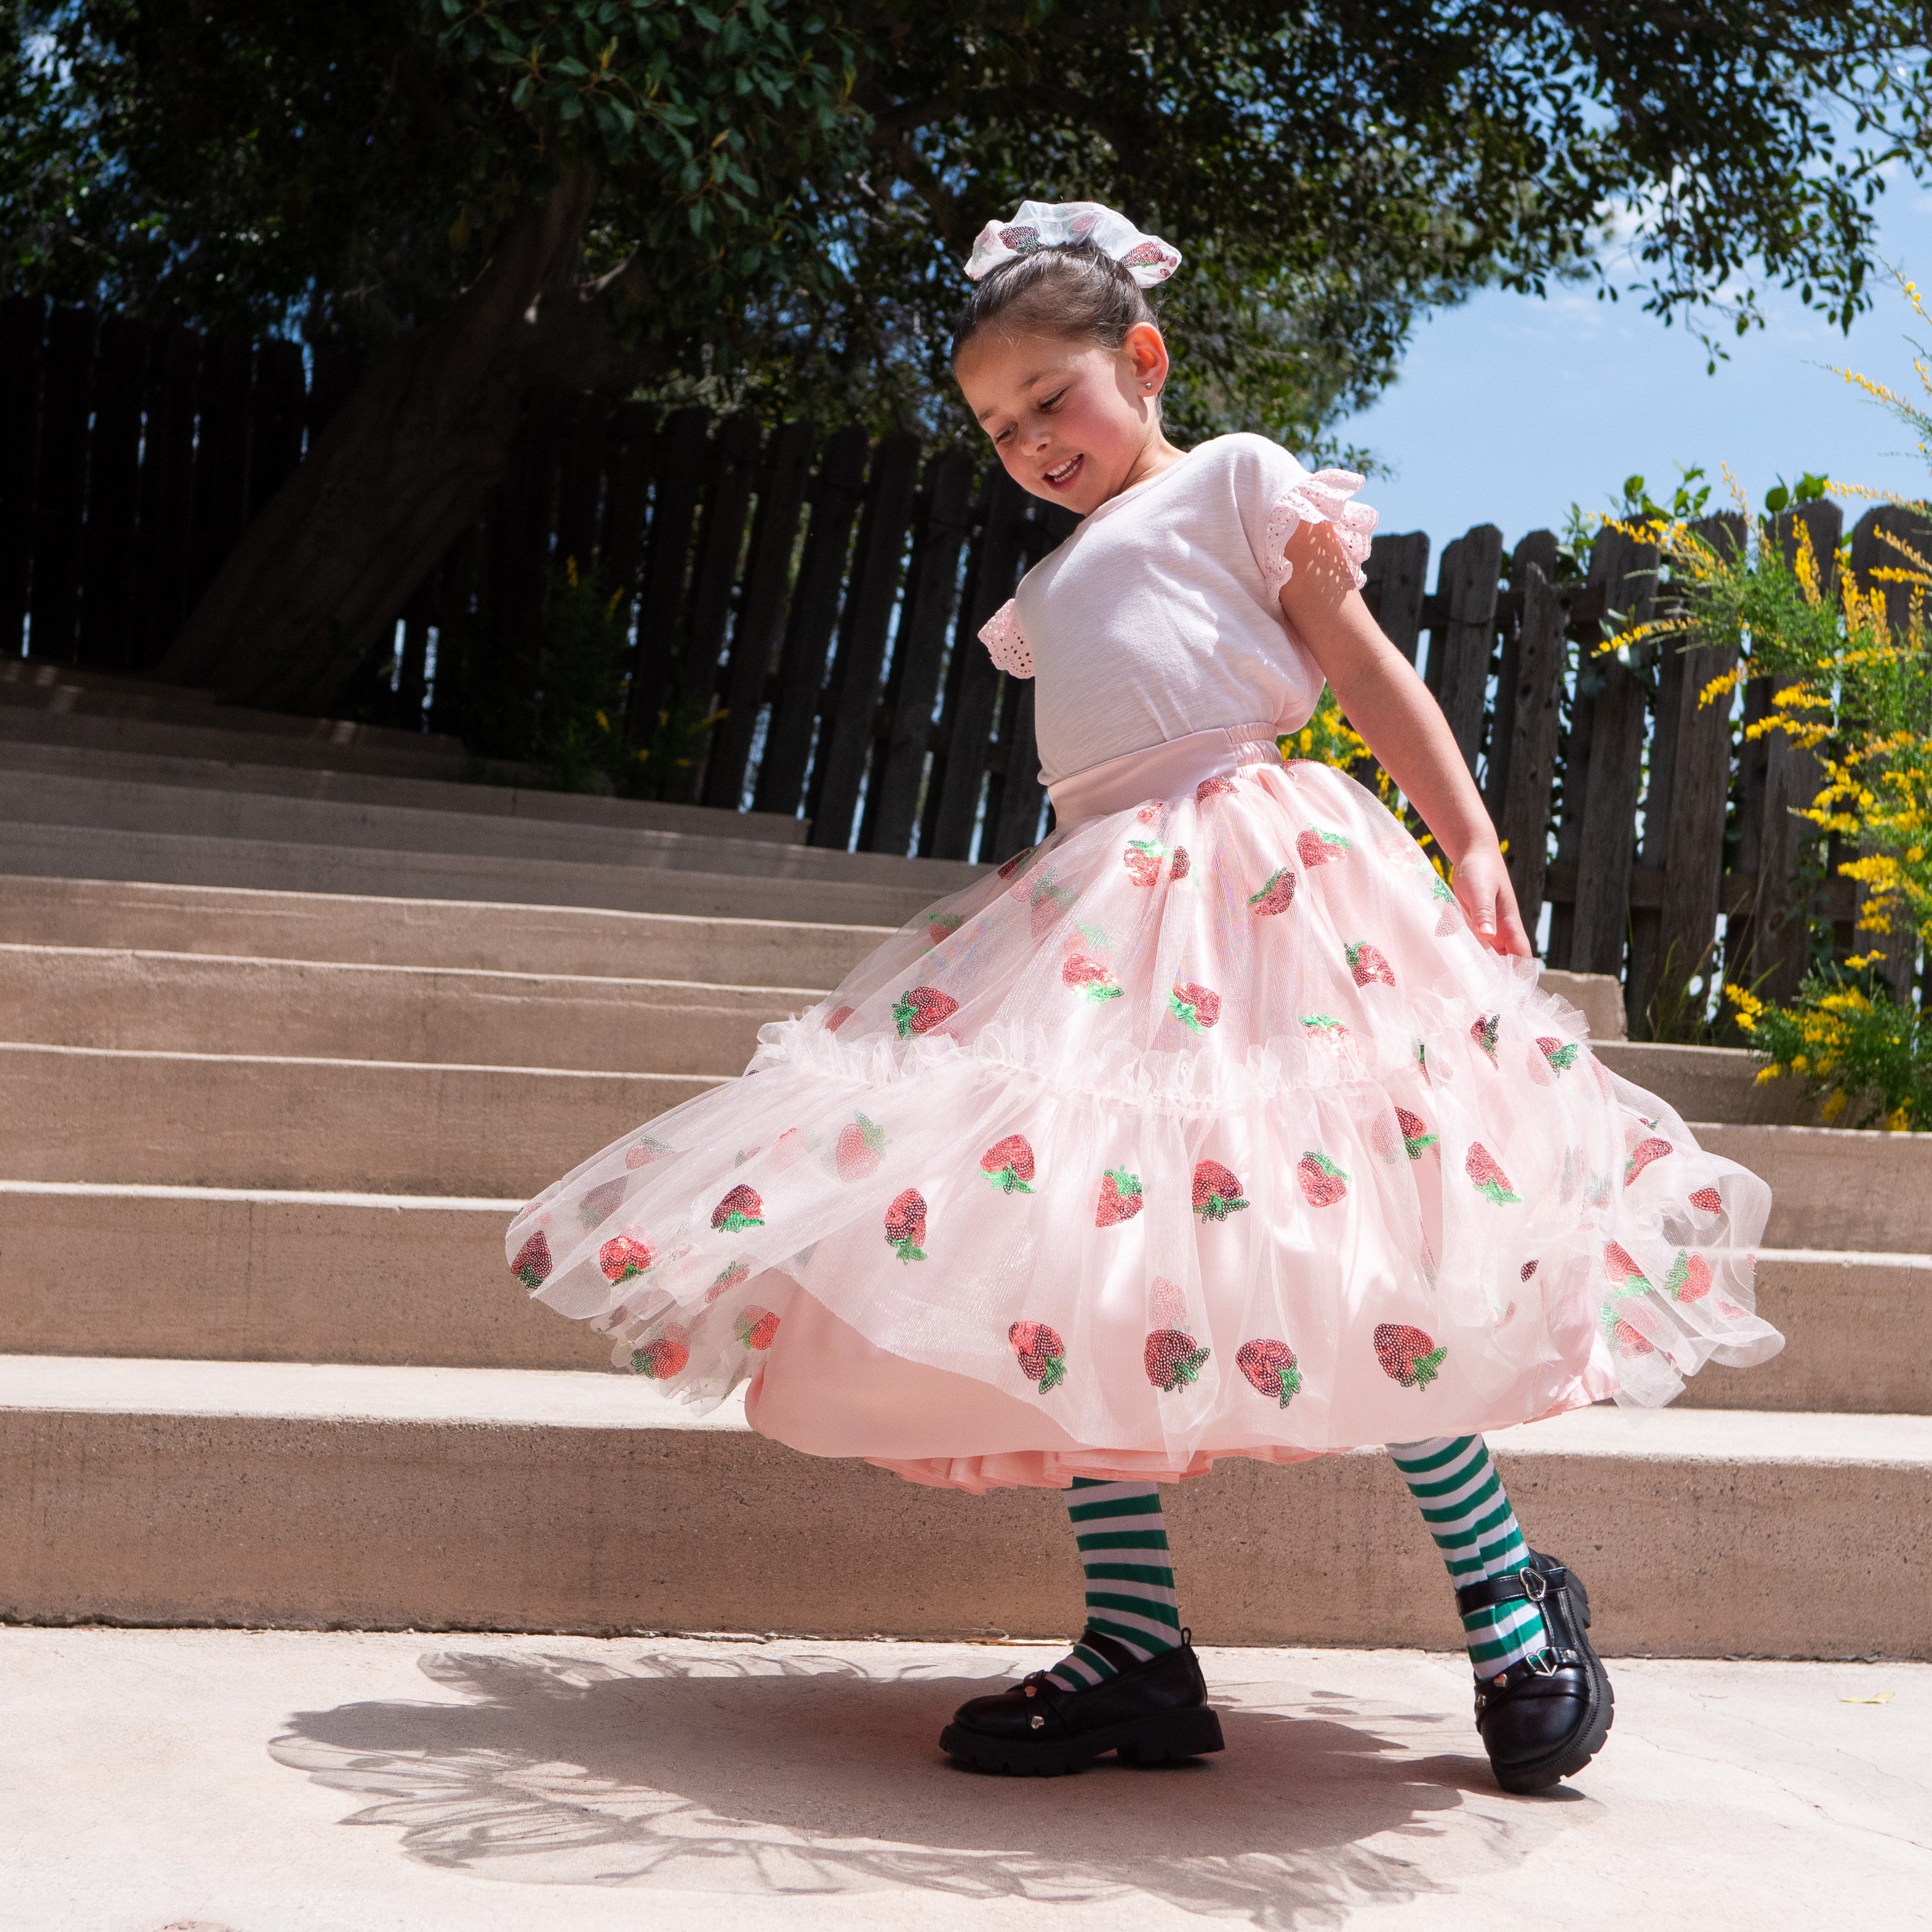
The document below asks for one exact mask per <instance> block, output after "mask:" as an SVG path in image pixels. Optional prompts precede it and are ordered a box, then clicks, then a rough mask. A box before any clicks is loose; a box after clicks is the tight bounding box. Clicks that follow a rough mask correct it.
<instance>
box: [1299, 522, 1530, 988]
mask: <svg viewBox="0 0 1932 1932" xmlns="http://www.w3.org/2000/svg"><path fill="white" fill-rule="evenodd" d="M1287 556H1288V560H1289V562H1290V563H1292V565H1294V566H1295V574H1294V575H1293V576H1292V577H1290V578H1289V580H1288V582H1287V583H1285V584H1283V586H1282V590H1281V607H1282V610H1283V613H1285V614H1286V616H1287V619H1288V621H1289V624H1290V625H1292V626H1293V628H1294V631H1295V635H1296V636H1297V637H1299V638H1300V639H1301V641H1302V642H1303V643H1304V644H1305V645H1307V647H1308V651H1309V654H1310V656H1312V657H1313V658H1314V660H1315V661H1316V664H1318V665H1319V666H1320V667H1321V670H1322V675H1323V676H1325V677H1326V678H1327V679H1328V682H1329V683H1330V685H1331V686H1332V687H1333V688H1334V692H1335V697H1336V700H1337V703H1340V706H1341V707H1342V709H1343V712H1345V713H1346V715H1347V717H1348V719H1349V723H1350V724H1352V725H1353V726H1354V727H1355V729H1356V730H1358V731H1359V732H1360V733H1361V734H1362V736H1363V737H1364V738H1365V739H1367V741H1368V745H1369V748H1370V750H1371V751H1373V752H1374V753H1375V754H1376V757H1378V758H1379V759H1380V760H1381V761H1382V769H1384V770H1385V771H1386V772H1388V775H1389V776H1390V777H1391V778H1394V781H1396V783H1397V785H1398V786H1399V787H1400V788H1401V790H1402V792H1403V796H1405V797H1406V798H1407V799H1409V802H1410V803H1411V804H1412V805H1414V806H1415V808H1416V810H1417V811H1419V812H1421V814H1422V817H1423V821H1424V823H1425V824H1427V826H1428V827H1429V829H1430V831H1431V832H1433V833H1434V834H1435V835H1436V844H1439V846H1440V847H1442V850H1443V853H1444V854H1445V856H1447V857H1448V860H1449V862H1450V864H1451V866H1452V867H1453V868H1454V874H1453V883H1454V886H1455V889H1456V898H1457V903H1458V904H1460V905H1461V907H1462V908H1463V911H1464V912H1465V913H1467V914H1468V916H1469V923H1470V924H1471V925H1472V926H1474V927H1475V929H1476V932H1477V934H1478V936H1479V937H1480V938H1481V940H1482V941H1483V943H1484V944H1485V945H1486V946H1487V947H1490V949H1491V950H1492V951H1493V952H1497V953H1516V954H1518V955H1520V956H1522V957H1523V958H1525V959H1527V958H1528V957H1529V954H1530V950H1531V949H1530V944H1529V935H1528V934H1527V933H1526V932H1524V931H1523V917H1522V915H1521V914H1520V913H1519V912H1518V911H1517V904H1516V891H1515V889H1514V887H1513V886H1511V883H1510V876H1509V869H1508V867H1507V866H1506V865H1505V864H1504V863H1503V855H1502V849H1501V847H1499V846H1498V844H1497V843H1496V828H1495V827H1494V826H1492V825H1491V824H1490V814H1488V812H1487V811H1485V810H1484V808H1483V799H1482V794H1481V793H1479V792H1478V790H1477V789H1476V784H1475V780H1474V779H1473V778H1471V777H1470V775H1469V767H1468V766H1466V765H1465V764H1464V763H1463V754H1462V753H1461V752H1460V751H1458V750H1457V748H1456V740H1455V739H1454V737H1453V736H1451V734H1450V730H1449V724H1448V720H1447V719H1446V718H1445V717H1444V716H1443V715H1442V709H1441V707H1440V706H1439V705H1438V704H1437V703H1436V700H1435V699H1434V698H1433V697H1430V694H1429V690H1428V687H1427V685H1424V682H1422V680H1421V678H1419V677H1418V676H1416V674H1415V670H1414V668H1413V667H1412V666H1411V665H1410V664H1409V662H1408V661H1407V660H1406V658H1404V657H1403V655H1402V653H1401V652H1400V651H1398V650H1397V649H1396V647H1395V646H1394V645H1393V644H1392V643H1390V642H1389V640H1388V638H1386V637H1384V636H1383V635H1382V631H1381V628H1380V627H1379V625H1377V624H1376V620H1375V619H1374V618H1373V617H1372V616H1370V615H1369V607H1368V606H1367V604H1364V602H1363V601H1362V598H1361V592H1359V591H1358V590H1357V589H1356V588H1355V574H1354V573H1353V571H1351V570H1350V568H1349V563H1348V559H1346V557H1345V556H1343V553H1342V547H1341V545H1340V544H1339V543H1338V542H1337V541H1336V538H1335V535H1334V532H1333V531H1332V530H1331V529H1330V528H1329V526H1328V525H1327V524H1326V523H1307V522H1304V523H1302V524H1301V525H1300V526H1299V527H1298V529H1296V531H1295V535H1293V536H1292V537H1291V538H1289V543H1288V550H1287Z"/></svg>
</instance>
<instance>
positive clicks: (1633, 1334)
mask: <svg viewBox="0 0 1932 1932" xmlns="http://www.w3.org/2000/svg"><path fill="white" fill-rule="evenodd" d="M1604 1329H1605V1331H1607V1333H1608V1334H1609V1336H1610V1340H1611V1341H1612V1342H1613V1343H1614V1344H1615V1345H1616V1351H1617V1353H1618V1354H1619V1355H1655V1354H1656V1353H1657V1347H1656V1345H1655V1343H1653V1342H1652V1340H1651V1339H1650V1337H1649V1336H1648V1335H1646V1334H1644V1332H1643V1330H1642V1329H1640V1328H1637V1327H1635V1326H1634V1325H1632V1324H1631V1323H1630V1322H1626V1321H1625V1319H1624V1318H1623V1317H1622V1316H1621V1315H1619V1313H1617V1312H1616V1310H1615V1309H1614V1308H1607V1309H1605V1310H1604Z"/></svg>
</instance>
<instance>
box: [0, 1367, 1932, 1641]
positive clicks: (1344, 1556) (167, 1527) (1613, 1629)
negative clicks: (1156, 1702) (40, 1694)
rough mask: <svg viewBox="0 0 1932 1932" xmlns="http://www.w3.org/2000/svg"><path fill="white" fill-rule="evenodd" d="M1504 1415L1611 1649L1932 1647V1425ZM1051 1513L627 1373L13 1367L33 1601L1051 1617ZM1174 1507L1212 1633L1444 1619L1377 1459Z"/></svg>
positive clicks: (905, 1632)
mask: <svg viewBox="0 0 1932 1932" xmlns="http://www.w3.org/2000/svg"><path fill="white" fill-rule="evenodd" d="M1495 1442H1496V1449H1497V1453H1498V1455H1499V1460H1500V1461H1501V1462H1502V1466H1503V1469H1504V1472H1505V1476H1506V1478H1507V1479H1508V1482H1509V1484H1510V1487H1511V1493H1512V1496H1513V1499H1514V1502H1515V1504H1516V1506H1517V1512H1518V1514H1519V1515H1520V1517H1521V1518H1522V1519H1523V1522H1524V1523H1525V1525H1526V1527H1527V1528H1528V1529H1529V1533H1530V1535H1532V1538H1534V1539H1535V1542H1536V1544H1537V1545H1538V1547H1540V1548H1542V1549H1546V1550H1552V1551H1553V1552H1555V1553H1558V1554H1562V1555H1567V1556H1569V1557H1570V1558H1571V1560H1573V1561H1574V1562H1576V1563H1577V1565H1578V1566H1579V1568H1581V1569H1583V1570H1584V1571H1585V1572H1586V1579H1587V1581H1588V1582H1589V1585H1590V1588H1591V1598H1592V1607H1593V1610H1594V1611H1595V1625H1594V1634H1595V1637H1596V1638H1597V1640H1598V1643H1600V1644H1601V1646H1602V1647H1603V1648H1604V1649H1605V1650H1606V1651H1607V1652H1610V1653H1613V1654H1622V1653H1628V1652H1664V1653H1667V1654H1670V1655H1679V1656H1740V1655H1743V1656H1749V1655H1761V1656H1790V1657H1843V1656H1869V1655H1878V1656H1889V1657H1899V1658H1912V1657H1924V1656H1926V1655H1928V1653H1932V1624H1928V1622H1927V1619H1926V1617H1925V1615H1924V1578H1923V1576H1922V1575H1921V1565H1920V1563H1919V1561H1918V1559H1919V1556H1920V1555H1921V1552H1920V1550H1919V1547H1918V1546H1919V1543H1920V1541H1921V1532H1922V1515H1923V1507H1924V1497H1925V1495H1926V1493H1927V1484H1928V1483H1932V1420H1927V1419H1926V1418H1921V1417H1917V1416H1859V1417H1849V1416H1843V1415H1790V1414H1785V1415H1769V1416H1767V1415H1757V1414H1754V1413H1751V1412H1744V1413H1732V1414H1716V1413H1710V1412H1705V1413H1699V1412H1683V1413H1679V1412H1668V1411H1667V1412H1664V1413H1663V1414H1661V1415H1646V1416H1643V1417H1640V1418H1631V1417H1629V1416H1626V1415H1622V1414H1621V1413H1619V1412H1616V1411H1614V1410H1611V1411H1607V1412H1606V1411H1586V1412H1581V1413H1578V1414H1575V1415H1568V1416H1563V1417H1559V1418H1553V1420H1551V1421H1547V1422H1542V1423H1537V1424H1531V1425H1529V1427H1526V1428H1523V1429H1520V1430H1505V1431H1503V1432H1502V1433H1500V1434H1499V1436H1497V1437H1496V1439H1495ZM1059 1509H1060V1505H1059V1502H1058V1498H1056V1497H1055V1496H1050V1495H1046V1494H1044V1493H1029V1492H1025V1491H1022V1492H1019V1493H1012V1492H1008V1493H998V1494H995V1495H993V1496H989V1497H986V1498H984V1499H975V1498H972V1497H968V1496H960V1495H957V1494H953V1493H941V1492H935V1491H932V1490H923V1489H920V1488H917V1487H914V1486H913V1485H910V1484H905V1483H902V1482H901V1481H898V1479H897V1478H894V1477H892V1476H889V1475H886V1474H885V1473H884V1472H883V1471H880V1470H877V1469H871V1468H869V1467H868V1466H865V1465H864V1464H862V1463H853V1462H849V1461H815V1460H811V1459H807V1458H803V1457H798V1456H796V1455H794V1454H792V1453H791V1452H790V1451H787V1450H784V1449H783V1448H780V1447H778V1445H776V1444H774V1443H771V1442H766V1440H764V1439H763V1438H762V1437H760V1436H755V1435H754V1434H753V1433H751V1431H750V1430H748V1429H747V1428H746V1427H745V1425H744V1424H743V1421H742V1418H741V1417H740V1416H739V1415H737V1414H736V1413H735V1412H733V1409H731V1408H730V1406H727V1407H726V1408H724V1409H720V1410H718V1411H717V1412H714V1413H713V1414H712V1415H709V1416H708V1417H702V1418H698V1417H692V1416H690V1415H688V1414H685V1412H681V1411H679V1410H676V1409H674V1408H673V1406H671V1405H670V1404H668V1403H664V1402H663V1401H661V1400H660V1399H659V1398H658V1397H655V1395H654V1394H652V1392H651V1391H649V1390H648V1389H646V1388H643V1386H641V1385H639V1384H637V1383H635V1382H631V1381H629V1380H628V1379H623V1378H619V1377H615V1376H597V1375H571V1374H567V1373H561V1374H553V1373H538V1372H536V1371H532V1370H520V1371H502V1370H483V1369H404V1368H356V1367H340V1366H323V1367H311V1366H301V1365H293V1364H262V1363H245V1364H229V1363H214V1362H195V1363H184V1362H157V1361H142V1360H103V1359H100V1358H74V1357H63V1356H16V1357H12V1358H5V1360H4V1361H0V1619H5V1620H7V1621H9V1622H122V1623H171V1624H172V1623H187V1624H233V1625H253V1626H261V1625H271V1626H284V1627H287V1626H296V1627H306V1628H343V1627H348V1628H361V1629H384V1628H414V1629H434V1628H469V1629H486V1630H487V1629H502V1630H523V1631H544V1630H556V1631H584V1632H613V1631H635V1630H655V1631H678V1630H693V1629H696V1630H727V1629H757V1630H763V1631H772V1632H779V1633H784V1632H796V1633H809V1634H814V1635H818V1636H823V1637H832V1636H837V1635H841V1634H860V1633H864V1634H879V1633H884V1634H892V1635H898V1636H907V1637H915V1636H916V1637H951V1636H960V1635H966V1634H980V1633H983V1632H985V1631H987V1630H989V1629H992V1630H995V1631H1013V1632H1026V1633H1036V1632H1037V1633H1046V1632H1048V1631H1053V1630H1055V1629H1057V1628H1061V1627H1062V1626H1064V1623H1065V1622H1066V1619H1067V1614H1068V1610H1069V1608H1070V1605H1069V1602H1068V1599H1067V1577H1066V1574H1065V1572H1066V1570H1067V1551H1066V1547H1065V1543H1066V1537H1065V1527H1064V1523H1062V1522H1061V1520H1060V1516H1059ZM1169 1516H1170V1523H1171V1525H1172V1530H1173V1535H1174V1541H1175V1550H1176V1554H1177V1559H1178V1565H1177V1567H1178V1569H1179V1571H1180V1572H1181V1574H1182V1575H1183V1576H1184V1577H1185V1578H1186V1579H1187V1603H1188V1609H1189V1614H1190V1619H1191V1620H1192V1621H1193V1625H1194V1627H1195V1628H1196V1629H1197V1630H1199V1631H1202V1633H1203V1634H1212V1635H1213V1636H1214V1637H1215V1638H1216V1639H1217V1640H1218V1641H1220V1642H1223V1643H1358V1644H1359V1643H1368V1644H1426V1643H1436V1644H1440V1643H1444V1642H1445V1641H1447V1640H1449V1639H1450V1638H1451V1637H1453V1634H1454V1622H1453V1616H1452V1613H1451V1606H1450V1604H1449V1602H1448V1598H1447V1596H1446V1594H1445V1591H1444V1589H1443V1583H1442V1571H1441V1569H1440V1567H1439V1564H1438V1562H1437V1561H1436V1557H1435V1555H1434V1553H1433V1550H1431V1549H1430V1546H1429V1544H1428V1541H1427V1538H1426V1537H1425V1536H1424V1535H1423V1534H1422V1532H1421V1526H1419V1525H1418V1523H1417V1521H1416V1520H1415V1504H1414V1502H1413V1501H1412V1499H1411V1498H1410V1497H1409V1494H1408V1493H1407V1491H1406V1489H1405V1488H1404V1487H1403V1484H1402V1482H1401V1481H1400V1478H1399V1477H1398V1475H1397V1472H1396V1471H1395V1469H1394V1465H1393V1464H1392V1463H1391V1462H1390V1460H1389V1459H1388V1457H1387V1456H1386V1455H1385V1454H1382V1452H1380V1451H1368V1452H1364V1453H1358V1454H1353V1455H1349V1456H1343V1457H1331V1458H1326V1459H1324V1460H1321V1461H1319V1462H1316V1463H1310V1464H1307V1465H1304V1466H1299V1467H1297V1468H1295V1469H1289V1470H1276V1469H1266V1468H1263V1467H1262V1466H1259V1465H1256V1464H1253V1463H1226V1464H1224V1465H1223V1466H1222V1467H1221V1468H1220V1469H1218V1470H1217V1472H1215V1475H1214V1477H1213V1478H1211V1479H1210V1480H1207V1481H1200V1482H1195V1483H1187V1484H1178V1485H1176V1486H1175V1487H1174V1489H1173V1490H1172V1493H1171V1496H1170V1500H1169ZM1284 1523H1292V1525H1293V1529H1294V1533H1293V1534H1292V1535H1283V1533H1282V1528H1283V1524H1284ZM1593 1552H1595V1553H1600V1554H1598V1555H1596V1556H1593V1555H1592V1553H1593ZM886 1553H889V1556H890V1560H889V1561H886V1560H883V1558H884V1556H885V1554H886Z"/></svg>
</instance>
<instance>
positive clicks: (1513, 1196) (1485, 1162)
mask: <svg viewBox="0 0 1932 1932" xmlns="http://www.w3.org/2000/svg"><path fill="white" fill-rule="evenodd" d="M1463 1172H1464V1173H1465V1174H1466V1175H1468V1176H1469V1178H1470V1180H1471V1181H1472V1182H1473V1183H1474V1184H1475V1190H1476V1192H1477V1193H1478V1194H1480V1195H1481V1196H1482V1197H1483V1199H1484V1200H1485V1201H1487V1202H1489V1203H1490V1205H1491V1206H1492V1207H1496V1208H1508V1207H1512V1206H1515V1205H1520V1203H1521V1202H1522V1200H1523V1196H1521V1195H1520V1194H1519V1193H1517V1192H1516V1191H1515V1190H1514V1189H1513V1188H1512V1187H1511V1186H1510V1178H1509V1176H1508V1175H1506V1174H1505V1173H1504V1172H1503V1170H1502V1164H1501V1163H1499V1161H1498V1160H1497V1159H1496V1156H1495V1155H1494V1154H1492V1153H1490V1151H1489V1149H1488V1148H1486V1147H1485V1146H1484V1145H1483V1144H1482V1142H1481V1141H1472V1142H1470V1143H1469V1152H1468V1153H1467V1154H1465V1155H1464V1156H1463Z"/></svg>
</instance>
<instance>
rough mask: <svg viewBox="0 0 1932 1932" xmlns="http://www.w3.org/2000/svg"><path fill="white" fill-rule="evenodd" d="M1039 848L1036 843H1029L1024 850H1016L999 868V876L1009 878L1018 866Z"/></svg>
mask: <svg viewBox="0 0 1932 1932" xmlns="http://www.w3.org/2000/svg"><path fill="white" fill-rule="evenodd" d="M1038 850H1040V847H1038V846H1037V845H1029V846H1028V847H1027V848H1026V850H1025V851H1024V852H1016V853H1014V854H1013V856H1012V857H1011V858H1010V859H1008V860H1007V862H1006V863H1005V864H1004V865H1002V866H1001V868H1000V877H1001V878H1003V879H1010V878H1011V877H1013V874H1015V873H1016V872H1017V871H1019V868H1021V867H1022V865H1025V863H1026V862H1027V861H1028V859H1031V857H1032V856H1033V855H1034V853H1036V852H1037V851H1038Z"/></svg>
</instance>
